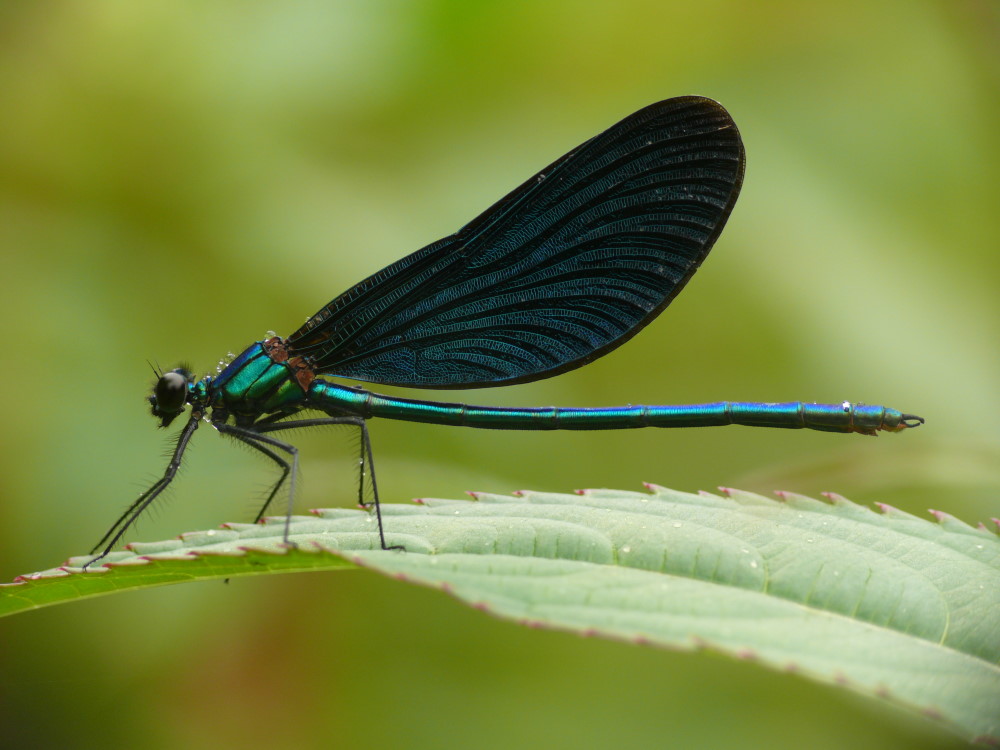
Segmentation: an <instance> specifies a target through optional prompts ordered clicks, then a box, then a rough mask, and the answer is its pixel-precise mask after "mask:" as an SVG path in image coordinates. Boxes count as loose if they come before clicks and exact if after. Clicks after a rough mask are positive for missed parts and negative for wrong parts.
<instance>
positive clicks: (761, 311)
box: [0, 0, 1000, 748]
mask: <svg viewBox="0 0 1000 750" xmlns="http://www.w3.org/2000/svg"><path fill="white" fill-rule="evenodd" d="M998 38H1000V12H998V5H997V4H996V3H995V2H992V0H982V2H967V1H959V0H954V1H950V2H945V1H942V2H914V1H912V0H909V1H906V2H903V1H900V2H876V3H871V2H839V3H835V4H834V3H825V4H802V3H799V2H792V1H791V0H789V1H787V2H769V3H729V2H718V1H716V2H712V1H710V2H700V3H694V2H685V3H675V2H663V0H657V1H655V2H654V1H650V2H639V1H635V0H624V1H623V2H618V3H583V4H581V3H573V2H544V3H513V2H468V1H465V2H461V1H458V0H455V1H453V2H429V1H422V2H368V3H351V4H341V3H333V2H323V3H321V2H296V3H264V2H245V1H244V2H236V1H235V0H232V1H229V2H225V1H214V2H201V3H178V2H142V3H137V2H128V1H127V0H122V2H103V1H96V2H33V3H22V2H3V3H0V249H2V253H3V265H2V269H3V272H2V275H0V283H2V294H0V316H2V317H0V319H2V321H3V329H4V334H5V336H6V340H7V344H6V345H5V346H4V347H3V348H2V354H0V357H2V364H3V367H2V368H0V373H2V376H0V377H2V378H3V383H2V384H3V391H4V393H5V394H6V398H5V400H4V407H3V412H4V418H3V421H2V427H0V430H2V444H3V452H2V458H0V461H2V465H0V492H2V504H0V541H2V544H0V565H2V573H0V578H2V579H5V580H9V579H11V578H12V577H13V576H15V575H16V574H19V573H25V572H28V571H32V570H38V569H43V568H48V567H51V566H53V565H55V564H58V563H59V562H60V561H61V560H62V559H64V558H65V557H67V556H68V555H71V554H79V553H83V552H85V551H86V550H87V549H89V548H90V546H91V545H93V544H94V543H95V542H96V540H97V539H98V538H100V536H101V534H102V533H103V532H104V530H105V529H106V527H107V526H108V525H109V524H110V523H111V522H112V521H113V520H114V519H115V518H116V517H117V515H118V514H119V512H120V511H121V510H122V509H123V508H124V507H125V506H126V505H127V504H128V503H129V502H130V501H131V500H132V499H133V498H134V497H135V495H136V494H137V493H138V492H139V491H141V490H142V489H143V488H144V487H145V486H147V485H148V483H149V482H150V481H151V480H152V479H154V478H155V477H157V476H158V475H159V474H160V473H161V472H162V470H163V466H164V464H165V462H166V459H165V457H164V452H165V451H166V450H167V449H168V448H169V446H170V442H169V437H168V436H167V435H166V434H164V433H160V432H157V431H156V430H155V425H154V422H153V420H152V418H151V417H150V416H149V414H148V412H147V409H146V405H145V404H144V402H143V398H144V397H145V396H146V394H147V392H148V388H149V385H150V381H151V373H150V372H149V367H148V365H147V364H146V360H147V359H149V360H154V361H157V362H159V363H160V364H161V365H163V366H164V367H169V366H174V365H175V364H176V363H178V362H180V361H184V362H187V363H190V364H191V365H193V367H194V369H195V370H196V371H197V372H200V373H204V372H207V371H210V370H211V369H213V368H214V366H215V363H216V362H217V360H218V359H219V358H220V357H222V356H224V355H225V354H226V352H227V351H236V352H238V351H240V349H241V348H242V347H244V346H246V345H247V344H248V343H250V342H251V341H253V340H255V339H260V338H262V337H263V335H264V333H265V331H267V330H268V329H271V328H273V329H274V330H276V331H278V332H279V333H280V334H284V335H287V334H288V333H290V332H291V331H292V330H294V329H295V328H296V327H297V326H298V325H299V324H300V323H301V322H302V321H303V320H304V319H305V317H306V316H308V315H309V314H311V313H313V312H314V311H315V310H316V309H317V308H319V307H320V306H321V305H322V304H324V303H326V302H327V301H328V300H329V299H330V298H332V297H333V296H335V295H336V294H338V293H339V292H341V291H342V290H343V289H344V288H345V287H347V286H348V285H349V284H351V283H353V282H355V281H357V280H359V279H361V278H362V277H364V276H366V275H368V274H370V273H372V272H374V271H376V270H378V269H379V268H381V267H382V266H384V265H386V264H387V263H389V262H391V261H393V260H395V259H397V258H399V257H401V256H402V255H404V254H406V253H408V252H411V251H413V250H415V249H417V248H419V247H420V246H422V245H424V244H426V243H428V242H431V241H433V240H436V239H437V238H439V237H441V236H443V235H445V234H449V233H450V232H452V231H454V230H455V229H457V228H458V227H460V226H461V225H462V224H463V223H465V222H466V221H467V220H469V219H471V218H472V217H473V216H475V215H476V214H478V213H479V212H480V211H481V210H483V209H484V208H485V207H486V206H488V205H489V204H490V203H491V202H493V201H494V200H496V199H497V198H499V197H500V196H502V195H503V194H504V193H505V192H507V191H508V190H509V189H511V188H512V187H514V186H515V185H517V184H519V183H520V182H521V181H522V180H523V179H525V178H526V177H528V176H529V175H531V174H532V173H533V172H534V171H536V170H537V169H539V168H541V167H542V166H544V165H545V164H547V163H549V162H550V161H552V160H553V159H554V158H556V157H557V156H559V155H561V154H562V153H564V152H565V151H567V150H568V149H570V148H572V147H574V146H576V145H577V144H578V143H580V142H582V141H583V140H585V139H586V138H589V137H590V136H592V135H594V134H595V133H597V132H598V131H600V130H601V129H603V128H605V127H607V126H609V125H611V124H612V123H613V122H616V121H617V120H619V119H620V118H622V117H624V116H625V115H627V114H629V113H630V112H632V111H634V110H636V109H638V108H639V107H642V106H644V105H646V104H649V103H650V102H653V101H656V100H659V99H664V98H667V97H671V96H677V95H681V94H702V95H706V96H711V97H713V98H716V99H718V100H720V101H721V102H723V103H724V104H725V106H726V107H727V108H728V109H729V110H730V112H731V113H732V115H733V117H734V118H735V119H736V121H737V123H738V125H739V127H740V130H741V132H742V134H743V138H744V141H745V143H746V148H747V154H748V164H747V178H746V184H745V186H744V188H743V193H742V197H741V199H740V202H739V203H738V204H737V206H736V210H735V212H734V214H733V216H732V218H731V220H730V222H729V225H728V227H727V229H726V231H725V233H724V234H723V236H722V238H721V240H720V241H719V243H718V244H717V246H716V249H715V250H714V252H713V254H712V256H711V257H710V258H709V260H708V261H707V263H706V264H705V266H704V267H703V269H702V270H701V271H700V272H699V273H698V275H697V276H696V278H695V279H694V280H693V281H692V283H691V284H690V286H689V287H688V288H687V290H686V291H685V292H684V294H683V295H681V297H680V298H679V299H678V300H677V301H676V302H675V303H674V304H673V305H672V306H671V308H670V309H669V310H668V311H667V312H666V313H665V314H664V315H663V316H662V317H661V318H660V319H659V320H658V321H657V322H656V323H654V324H653V325H651V326H649V327H648V328H647V329H646V330H644V331H643V332H642V333H641V334H640V335H639V336H638V337H637V338H636V339H634V340H633V341H632V342H630V343H629V344H628V345H627V346H625V347H624V348H622V349H619V350H617V351H615V352H613V353H611V354H610V355H608V356H606V357H604V358H603V359H601V360H600V361H598V362H595V363H593V364H591V365H589V366H588V367H586V368H583V369H581V370H577V371H575V372H572V373H568V374H566V375H563V376H560V377H558V378H555V379H551V380H547V381H542V382H539V383H534V384H530V385H523V386H516V387H511V388H506V389H499V390H486V391H478V392H468V393H462V394H444V396H445V397H446V398H449V397H451V396H453V395H458V396H460V397H461V398H464V399H465V400H467V401H470V402H473V403H488V404H503V405H548V404H559V405H565V406H598V405H611V404H621V403H685V402H688V403H690V402H702V401H710V400H718V399H734V400H736V399H744V400H792V399H802V400H810V401H812V400H816V401H830V402H839V401H841V400H844V399H850V400H862V401H865V402H868V403H884V404H887V405H889V406H893V407H897V408H900V409H903V410H908V411H914V412H916V413H918V414H921V415H923V416H925V417H926V418H927V425H926V427H924V428H922V429H920V430H918V431H914V432H912V433H909V434H904V435H897V436H892V435H889V436H883V437H880V438H879V439H877V440H874V439H870V438H862V437H857V436H844V435H832V434H821V433H811V434H805V433H802V432H791V431H777V430H775V431H762V430H757V431H751V430H748V429H742V428H740V429H737V428H730V429H725V430H721V429H720V430H684V431H668V430H660V431H654V430H648V431H635V432H629V433H615V434H608V433H603V434H602V433H591V434H581V433H562V434H560V433H539V434H516V433H506V434H505V433H490V432H479V431H477V432H471V431H462V430H459V429H448V428H443V427H429V426H422V425H412V424H406V423H374V424H373V425H372V435H373V439H374V441H375V451H376V457H377V459H378V466H379V472H380V474H379V476H380V481H381V488H382V494H383V499H385V500H387V501H390V502H407V501H409V499H410V498H412V497H415V496H444V497H460V496H461V495H462V493H463V491H465V490H484V491H492V492H508V491H511V490H516V489H519V488H531V489H538V490H550V491H569V490H572V489H574V488H578V487H616V488H622V489H638V488H639V487H640V482H642V481H652V482H657V483H660V484H664V485H668V486H671V487H675V488H678V489H682V490H698V489H707V490H711V489H714V488H715V487H716V486H717V485H729V486H734V487H741V488H745V489H749V490H755V491H760V492H770V491H772V490H774V489H786V490H792V491H798V492H803V493H809V494H816V493H818V492H820V491H824V490H834V491H838V492H841V493H842V494H845V495H848V496H850V497H852V498H853V499H855V500H857V501H860V502H866V503H868V502H873V501H883V502H889V503H892V504H895V505H898V506H900V507H902V508H904V509H906V510H909V511H911V512H913V513H918V514H923V513H924V512H925V509H926V508H928V507H933V508H938V509H942V510H946V511H948V512H950V513H953V514H955V515H957V516H959V517H961V518H963V519H965V520H967V521H970V522H976V521H979V520H985V519H987V518H988V517H989V516H991V515H998V513H997V500H996V498H997V491H998V489H1000V471H998V468H997V467H998V466H1000V430H998V427H997V424H998V421H1000V393H998V387H997V384H998V382H1000V357H998V346H997V342H998V340H1000V302H998V281H1000V256H998V253H997V248H998V246H1000V181H998V179H997V174H998V166H1000V139H998V138H997V123H998V122H1000V52H998V46H997V39H998ZM382 390H385V391H388V390H390V389H382ZM396 392H400V391H396ZM409 393H410V394H415V392H413V391H410V392H409ZM415 395H419V394H415ZM432 395H434V396H437V397H440V396H441V395H442V394H441V393H436V394H432ZM318 432H319V434H308V433H305V434H301V435H299V436H297V441H298V443H299V445H300V446H301V447H302V449H303V451H304V474H305V484H304V490H303V492H302V495H301V498H300V507H301V508H303V509H304V508H308V507H318V506H326V505H344V506H348V505H350V504H351V502H352V492H353V488H354V481H355V480H354V474H353V467H354V464H353V456H354V445H355V443H354V437H353V435H351V434H350V433H345V432H342V431H338V430H333V429H331V430H328V431H318ZM196 443H197V444H196V445H195V446H194V447H193V449H192V450H191V451H190V452H189V454H188V460H187V464H186V466H185V467H184V469H183V471H182V475H181V477H180V479H179V481H177V482H176V483H175V485H174V487H173V489H172V491H171V492H170V494H169V497H168V498H167V500H166V501H165V502H162V503H160V505H159V507H158V512H157V513H154V514H152V517H150V518H146V519H144V521H143V523H142V524H141V526H140V528H139V529H138V531H137V532H136V533H134V534H133V535H132V536H131V539H133V540H137V539H143V540H154V539H160V538H164V537H169V536H172V535H174V534H176V533H178V532H180V531H183V530H188V529H196V528H207V527H212V526H214V525H216V524H218V523H220V522H222V521H228V520H248V518H251V517H252V515H253V512H254V509H255V503H256V501H257V500H256V499H257V498H258V497H259V496H260V494H259V493H260V492H261V490H262V489H263V488H264V487H265V486H267V484H268V482H269V481H270V480H271V479H272V478H273V470H272V467H270V466H269V465H267V463H266V462H265V461H262V460H260V459H259V458H257V457H255V456H252V455H249V454H248V453H247V452H246V451H243V450H234V449H233V446H232V445H231V444H229V443H228V442H226V441H223V440H219V439H218V438H217V437H216V436H214V435H213V434H212V433H211V431H201V432H200V433H199V434H198V435H197V436H196ZM0 731H2V733H3V736H4V743H5V744H7V745H8V746H10V747H15V746H27V745H30V746H33V747H74V748H88V747H101V748H114V747H125V746H130V747H134V746H136V745H141V746H143V747H146V748H166V747H209V746H211V747H215V748H237V747H246V746H251V747H255V746H269V747H284V746H291V745H292V744H293V743H294V744H295V745H297V746H300V747H315V748H326V747H333V746H345V747H346V746H352V747H364V748H367V747H372V748H374V747H385V746H389V745H391V746H396V747H414V748H416V747H421V748H422V747H427V748H466V747H477V748H493V747H506V746H509V745H511V744H516V745H519V746H529V747H541V746H546V745H551V746H560V747H568V746H580V747H598V746H610V745H614V746H624V747H631V746H640V745H641V746H654V747H655V746H660V745H668V744H669V745H670V746H674V747H731V746H734V745H737V744H739V745H740V746H745V747H763V746H767V747H771V748H781V747H788V748H792V747H802V746H805V745H808V746H809V747H812V748H839V747H845V746H850V747H854V748H890V747H900V748H902V747H906V748H921V747H937V746H947V745H948V744H951V743H952V742H954V741H953V740H952V739H951V738H950V737H949V736H948V735H946V734H944V733H943V732H942V731H941V730H940V729H939V728H938V727H935V726H934V725H932V724H931V723H929V722H924V721H921V720H917V719H912V718H909V717H906V716H903V715H902V714H900V713H898V712H896V711H894V710H892V709H889V708H885V707H883V706H880V705H877V704H873V703H871V702H868V701H864V700H861V699H859V698H856V697H854V696H852V695H849V694H847V693H845V692H843V691H840V690H836V689H833V688H828V687H824V686H818V685H814V684H812V683H809V682H807V681H805V680H803V679H799V678H794V677H790V676H786V675H778V674H773V673H771V672H767V671H765V670H762V669H760V668H758V667H755V666H753V665H750V664H743V663H735V662H730V661H729V660H726V659H721V658H718V657H714V656H711V655H705V654H675V653H669V652H661V651H655V650H651V649H637V648H631V647H627V646H624V645H620V644H615V643H609V642H602V641H597V640H584V639H579V638H577V637H575V636H570V635H565V634H560V633H552V632H538V631H528V630H524V629H521V628H519V627H516V626H513V625H510V624H508V623H504V622H499V621H495V620H491V619H490V618H488V617H486V616H484V615H482V614H481V613H477V612H473V611H470V610H467V609H465V608H463V607H462V606H460V605H458V604H456V603H455V602H453V601H451V600H450V599H448V598H447V597H445V596H443V595H441V594H440V593H437V592H432V591H429V590H419V589H414V588H412V587H410V586H408V585H405V584H402V583H399V582H395V581H388V580H383V579H381V578H378V577H377V576H375V575H374V574H371V573H368V572H360V571H354V572H346V573H338V574H315V575H298V576H285V577H274V578H268V579H260V580H249V579H243V580H236V581H233V582H232V583H231V584H230V585H228V586H225V585H222V584H221V583H205V584H199V585H186V586H176V587H170V588H164V589H158V590H152V591H146V592H141V593H134V594H129V595H124V596H120V597H111V598H108V599H103V600H94V601H88V602H84V603H80V604H75V605H72V606H65V607H57V608H53V609H49V610H41V611H38V612H33V613H28V614H26V615H22V616H19V617H16V618H12V619H10V620H5V621H3V622H0ZM956 744H957V743H956Z"/></svg>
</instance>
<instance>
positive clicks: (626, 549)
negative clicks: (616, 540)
mask: <svg viewBox="0 0 1000 750" xmlns="http://www.w3.org/2000/svg"><path fill="white" fill-rule="evenodd" d="M631 551H632V548H631V547H629V546H628V545H627V544H626V545H625V546H624V547H622V552H624V553H625V554H628V553H629V552H631Z"/></svg>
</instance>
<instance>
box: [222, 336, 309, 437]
mask: <svg viewBox="0 0 1000 750" xmlns="http://www.w3.org/2000/svg"><path fill="white" fill-rule="evenodd" d="M293 374H294V373H293V370H292V369H291V367H290V366H289V365H288V364H287V363H286V362H275V361H274V360H273V359H272V358H271V356H270V355H269V354H268V353H267V352H266V351H265V349H264V342H262V341H258V342H257V343H255V344H253V345H252V346H251V347H250V348H248V349H247V350H246V351H245V352H243V353H242V354H240V356H239V357H237V358H236V359H235V360H233V361H232V362H230V363H229V365H228V366H227V367H226V368H225V369H224V370H223V371H222V372H221V373H220V374H219V375H218V376H217V377H215V378H211V379H208V378H206V380H208V381H209V382H208V383H206V387H207V392H208V396H209V404H210V405H211V406H212V407H213V408H214V409H221V410H223V411H225V412H229V413H231V414H233V415H234V416H235V417H236V418H237V422H241V421H247V420H248V421H251V422H252V421H253V419H254V418H256V417H259V416H261V415H262V414H273V413H275V412H294V411H297V410H298V409H300V408H302V407H303V406H305V401H306V393H305V391H303V389H302V387H301V386H300V385H299V384H298V382H296V381H295V380H294V378H293ZM203 382H204V381H203ZM241 418H242V419H241Z"/></svg>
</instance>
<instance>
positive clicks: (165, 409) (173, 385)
mask: <svg viewBox="0 0 1000 750" xmlns="http://www.w3.org/2000/svg"><path fill="white" fill-rule="evenodd" d="M193 383H194V375H193V374H192V373H191V372H190V371H188V370H186V369H185V368H183V367H178V368H177V369H175V370H171V371H170V372H165V373H163V374H162V375H160V378H159V380H157V381H156V385H155V386H154V387H153V395H151V396H149V397H148V401H149V404H150V406H151V407H152V412H153V416H154V417H156V418H157V419H159V420H160V427H167V426H168V425H169V424H170V423H171V422H173V421H174V418H175V417H176V416H177V415H178V414H180V413H181V412H182V411H184V406H185V405H186V404H187V398H188V393H189V392H190V390H191V385H192V384H193Z"/></svg>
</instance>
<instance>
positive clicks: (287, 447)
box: [214, 424, 299, 546]
mask: <svg viewBox="0 0 1000 750" xmlns="http://www.w3.org/2000/svg"><path fill="white" fill-rule="evenodd" d="M214 427H215V428H216V429H217V430H218V431H219V432H221V433H222V434H224V435H232V436H233V437H235V438H236V439H237V440H242V441H243V442H245V443H247V444H249V445H253V447H254V448H257V449H258V450H261V451H262V452H264V453H265V454H270V455H271V457H273V458H274V459H276V460H278V461H279V463H283V462H282V461H281V460H280V459H279V458H278V456H276V455H275V454H274V452H273V451H268V450H267V449H265V448H264V446H262V445H259V444H258V443H267V444H268V445H271V446H273V447H275V448H278V449H279V450H283V451H285V453H287V454H288V455H290V456H291V457H292V465H291V469H290V472H291V478H290V479H289V480H288V508H287V509H286V511H285V533H284V536H283V539H282V541H283V542H284V543H285V544H293V543H292V542H291V540H290V539H289V538H288V533H289V531H290V529H291V525H292V509H293V508H294V507H295V478H296V477H297V476H298V474H299V449H298V448H296V447H295V446H294V445H292V444H291V443H285V442H283V441H281V440H277V439H275V438H273V437H268V436H267V435H261V434H260V433H259V432H257V431H256V430H254V429H248V428H245V427H235V426H233V425H228V424H216V425H214ZM284 481H285V478H284V477H282V478H281V482H284ZM274 491H277V487H276V488H275V490H274ZM272 497H273V492H272ZM270 502H271V500H270V498H268V503H270ZM264 507H265V508H266V507H267V506H266V505H265V506H264ZM262 512H263V511H262ZM293 546H294V545H293Z"/></svg>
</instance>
